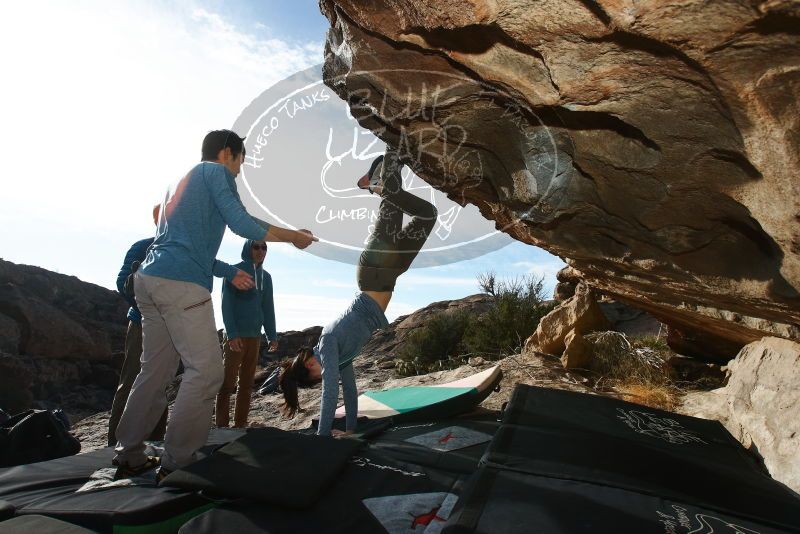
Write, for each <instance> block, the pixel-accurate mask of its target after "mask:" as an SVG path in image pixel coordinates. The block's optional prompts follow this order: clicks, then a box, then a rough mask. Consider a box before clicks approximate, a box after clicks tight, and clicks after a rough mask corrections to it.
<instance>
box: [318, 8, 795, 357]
mask: <svg viewBox="0 0 800 534" xmlns="http://www.w3.org/2000/svg"><path fill="white" fill-rule="evenodd" d="M320 6H321V9H322V11H323V13H324V14H325V15H326V16H327V18H328V20H329V21H330V24H331V28H330V31H329V33H328V40H327V44H326V58H325V64H324V69H323V75H324V77H325V81H326V83H327V85H328V86H330V87H331V88H332V89H333V90H334V91H336V93H337V94H338V95H339V96H340V97H341V98H342V99H343V100H345V101H346V102H348V103H349V105H350V109H351V112H352V114H353V116H354V117H356V118H357V120H358V121H359V123H360V124H361V125H362V126H364V127H366V128H369V129H371V130H372V131H374V132H375V133H376V134H377V135H378V136H379V137H381V138H382V139H384V140H385V141H387V142H391V143H393V144H401V145H402V146H403V147H404V150H405V155H406V161H407V163H408V164H409V165H411V167H412V168H413V170H414V171H415V172H416V174H418V175H420V176H421V177H422V178H423V179H425V180H426V181H427V182H428V183H430V184H431V185H433V186H434V187H436V188H438V189H440V190H442V191H445V192H447V193H448V195H449V196H450V197H451V198H453V199H455V200H457V201H459V202H469V203H473V204H475V205H476V206H477V207H478V208H479V209H480V211H481V213H482V214H483V215H484V216H485V217H486V218H488V219H492V220H494V221H496V223H497V227H498V228H501V229H503V230H504V231H506V232H507V233H509V234H510V235H511V236H513V237H514V238H516V239H518V240H519V241H522V242H525V243H529V244H532V245H537V246H540V247H542V248H544V249H546V250H548V251H550V252H552V253H553V254H556V255H558V256H560V257H561V258H564V259H565V261H566V262H567V263H568V264H569V265H570V266H571V267H573V268H574V269H576V271H578V272H579V273H580V276H581V278H582V279H584V280H585V281H586V282H587V283H588V284H589V285H590V286H591V287H592V288H594V289H597V290H599V291H601V292H603V293H604V294H606V295H608V296H610V297H612V298H614V299H615V300H618V301H622V302H627V303H629V304H632V305H634V306H635V307H637V308H639V309H642V310H644V311H647V312H649V313H651V314H652V315H653V316H655V317H656V318H658V319H659V320H660V321H662V322H664V323H667V324H669V325H670V326H671V327H673V328H674V329H676V330H678V331H681V332H683V334H684V336H683V338H684V339H698V336H697V333H698V332H702V333H703V335H704V337H705V339H707V340H709V341H710V342H711V344H712V345H714V344H716V345H717V346H718V347H723V346H724V347H725V350H724V351H722V353H721V354H720V355H719V358H724V359H729V358H732V357H733V356H734V355H735V354H736V352H737V351H738V349H739V348H741V347H742V346H743V345H745V344H747V343H750V342H753V341H756V340H758V339H760V338H761V337H763V336H765V335H769V336H777V337H783V338H787V339H794V340H800V327H799V326H798V325H800V180H798V178H797V169H798V168H800V150H799V149H800V4H798V3H797V2H785V1H767V0H761V1H754V2H749V3H740V2H705V1H702V0H690V1H688V2H687V1H683V2H675V1H671V0H665V1H663V2H619V1H610V0H597V1H592V2H586V1H581V0H545V1H541V2H525V1H522V0H498V1H494V0H492V1H489V0H445V1H441V2H418V1H412V0H392V1H388V0H376V1H372V2H362V1H356V0H322V1H321V3H320Z"/></svg>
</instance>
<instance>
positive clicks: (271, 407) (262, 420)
mask: <svg viewBox="0 0 800 534" xmlns="http://www.w3.org/2000/svg"><path fill="white" fill-rule="evenodd" d="M472 363H473V365H464V366H461V367H458V368H456V369H452V370H448V371H438V372H435V373H430V374H427V375H421V376H412V377H406V378H398V377H397V376H396V374H395V371H394V369H382V368H381V367H380V365H378V364H377V363H376V362H375V361H374V360H372V359H370V358H369V357H365V356H360V357H359V358H357V359H356V361H355V368H356V377H357V383H358V389H359V391H365V390H368V389H387V388H394V387H400V386H411V385H427V384H441V383H446V382H451V381H453V380H458V379H460V378H463V377H465V376H469V375H472V374H475V373H478V372H480V371H482V370H484V369H488V368H489V367H491V366H492V365H500V367H501V369H502V370H503V379H502V381H501V383H500V391H499V392H495V393H492V394H491V395H490V396H489V397H488V398H487V399H486V400H485V401H484V402H483V403H482V404H481V408H484V409H487V410H499V409H500V407H501V406H502V405H503V403H504V402H506V401H508V400H509V398H510V397H511V392H512V391H513V390H514V386H515V385H516V384H532V385H537V386H543V387H552V388H558V389H568V390H572V391H581V392H586V393H595V392H596V391H595V390H593V389H592V388H590V387H588V386H587V385H586V384H587V383H588V379H587V378H585V377H582V376H580V375H579V374H578V373H575V372H572V371H569V370H566V369H564V368H563V367H562V366H561V363H560V362H559V360H558V359H557V358H553V357H551V356H547V355H533V356H527V355H526V356H523V355H514V356H509V357H507V358H504V359H502V360H499V361H496V362H488V361H485V360H483V359H480V358H475V359H473V361H472ZM268 368H269V367H268ZM268 368H267V369H268ZM260 374H262V375H263V374H264V373H260ZM320 394H321V389H320V386H316V387H314V388H310V389H301V390H300V406H301V408H302V410H301V412H300V413H299V414H298V415H297V416H296V417H295V418H294V419H286V418H284V417H283V416H282V415H281V413H280V407H281V403H282V402H283V397H282V396H281V395H280V394H272V395H266V396H260V395H258V394H256V393H254V394H253V404H252V411H251V413H250V421H251V426H273V427H277V428H282V429H286V430H290V429H296V428H307V427H308V426H310V425H311V420H312V418H313V417H314V416H315V415H316V414H317V412H318V410H319V401H320ZM605 394H613V392H606V393H605ZM108 415H109V412H102V413H98V414H96V415H93V416H91V417H88V418H86V419H83V420H82V421H80V422H79V423H78V424H76V425H75V428H74V429H73V430H74V434H75V435H76V436H77V437H78V439H80V440H81V444H82V447H83V449H82V450H83V451H84V452H85V451H90V450H94V449H98V448H102V447H105V446H106V432H107V430H108Z"/></svg>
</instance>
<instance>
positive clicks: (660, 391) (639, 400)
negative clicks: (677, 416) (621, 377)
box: [614, 382, 680, 412]
mask: <svg viewBox="0 0 800 534" xmlns="http://www.w3.org/2000/svg"><path fill="white" fill-rule="evenodd" d="M614 389H616V390H617V391H618V392H619V393H621V395H622V396H621V398H622V400H626V401H628V402H635V403H636V404H641V405H643V406H649V407H650V408H658V409H661V410H667V411H669V412H674V411H675V410H676V409H677V407H678V405H679V404H680V402H679V398H678V397H679V391H678V390H677V389H676V388H675V387H673V386H667V385H657V384H641V383H636V382H619V383H617V384H616V385H615V386H614Z"/></svg>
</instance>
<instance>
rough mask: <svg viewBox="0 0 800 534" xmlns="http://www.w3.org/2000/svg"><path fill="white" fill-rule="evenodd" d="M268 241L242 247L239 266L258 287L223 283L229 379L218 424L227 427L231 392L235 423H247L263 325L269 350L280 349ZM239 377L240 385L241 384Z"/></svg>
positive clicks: (221, 392)
mask: <svg viewBox="0 0 800 534" xmlns="http://www.w3.org/2000/svg"><path fill="white" fill-rule="evenodd" d="M266 256H267V244H266V243H265V242H264V241H254V240H252V239H248V240H246V241H245V242H244V247H242V262H241V263H238V264H236V266H235V267H236V268H237V269H241V270H242V271H245V272H246V273H248V274H249V275H251V276H252V277H253V280H254V282H255V287H253V288H252V289H247V290H241V289H237V288H236V287H235V286H233V285H232V284H229V283H226V284H225V285H224V286H222V321H223V323H224V324H225V338H226V340H225V345H224V349H223V356H224V367H225V378H224V380H223V382H222V387H221V388H220V390H219V394H218V395H217V408H216V423H217V426H218V427H226V426H228V424H229V422H230V400H231V395H233V394H234V393H236V406H235V408H234V416H233V426H234V427H235V428H243V427H246V426H247V415H248V413H250V395H251V393H252V391H253V378H254V377H255V373H256V364H257V363H258V355H259V350H260V348H261V327H262V326H263V327H264V333H265V334H266V336H267V339H268V340H269V351H270V352H274V351H275V350H277V348H278V335H277V333H276V332H275V304H274V302H273V299H272V277H271V276H270V274H269V273H268V272H267V271H265V270H264V259H265V258H266ZM237 379H238V386H237Z"/></svg>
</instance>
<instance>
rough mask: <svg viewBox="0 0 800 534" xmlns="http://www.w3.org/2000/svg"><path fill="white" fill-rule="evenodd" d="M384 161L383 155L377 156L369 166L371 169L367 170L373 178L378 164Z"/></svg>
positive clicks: (368, 174)
mask: <svg viewBox="0 0 800 534" xmlns="http://www.w3.org/2000/svg"><path fill="white" fill-rule="evenodd" d="M382 161H383V156H378V157H377V158H375V160H374V161H373V162H372V165H370V166H369V170H368V171H367V176H369V177H370V178H372V173H373V172H375V169H376V168H377V167H378V165H380V164H381V162H382Z"/></svg>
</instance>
